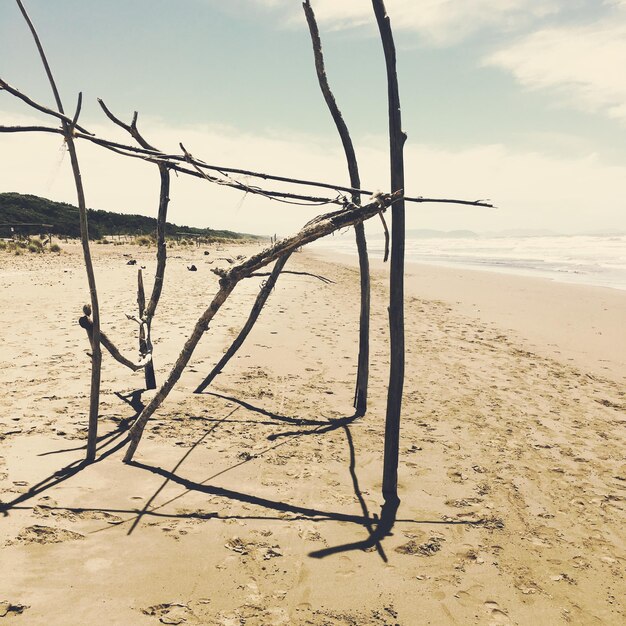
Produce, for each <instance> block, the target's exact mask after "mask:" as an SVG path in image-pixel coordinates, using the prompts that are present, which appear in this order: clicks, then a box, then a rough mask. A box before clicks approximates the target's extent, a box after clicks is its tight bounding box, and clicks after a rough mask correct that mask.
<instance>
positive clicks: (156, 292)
mask: <svg viewBox="0 0 626 626" xmlns="http://www.w3.org/2000/svg"><path fill="white" fill-rule="evenodd" d="M98 104H99V105H100V107H101V108H102V110H103V111H104V113H105V115H106V116H107V117H108V118H109V119H110V120H111V121H112V122H113V123H114V124H116V125H117V126H120V127H121V128H123V129H124V130H125V131H126V132H127V133H129V134H130V135H131V136H132V137H133V138H134V139H135V141H136V142H137V143H138V144H139V145H140V146H141V147H142V148H143V149H145V150H151V151H155V150H156V148H155V147H154V146H152V145H151V144H149V143H148V142H147V141H146V139H145V138H144V136H143V135H142V134H141V133H140V132H139V129H138V128H137V118H138V116H139V114H138V113H137V111H135V112H134V113H133V119H132V121H131V123H130V124H125V123H124V122H123V121H122V120H120V119H119V118H118V117H116V116H115V115H114V114H113V113H112V112H111V110H110V109H109V108H108V107H107V105H106V104H105V103H104V101H103V100H102V99H101V98H98ZM157 167H158V168H159V177H160V180H161V185H160V190H159V210H158V214H157V268H156V273H155V276H154V283H153V285H152V294H151V295H150V300H149V302H148V306H147V307H146V305H145V295H144V301H143V306H141V305H140V315H139V317H140V318H141V319H142V320H145V323H146V328H145V329H143V328H142V329H141V330H140V335H141V333H144V336H143V343H142V339H141V336H140V351H141V353H142V354H145V352H144V351H146V352H150V354H152V353H153V351H152V341H151V328H152V320H153V318H154V315H155V313H156V309H157V306H158V304H159V299H160V298H161V291H162V290H163V280H164V278H165V268H166V265H167V246H166V244H165V225H166V223H167V208H168V205H169V201H170V198H169V195H170V171H169V167H168V166H167V165H165V164H163V163H157ZM140 273H141V270H140ZM141 288H142V289H143V280H142V285H141ZM141 346H143V348H141ZM142 350H143V351H142ZM145 380H146V389H156V377H155V374H154V360H153V359H152V360H151V361H150V363H149V364H148V366H147V367H146V370H145Z"/></svg>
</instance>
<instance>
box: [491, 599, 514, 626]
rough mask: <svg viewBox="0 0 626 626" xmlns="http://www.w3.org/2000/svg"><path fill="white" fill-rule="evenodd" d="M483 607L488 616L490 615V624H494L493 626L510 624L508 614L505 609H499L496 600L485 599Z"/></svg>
mask: <svg viewBox="0 0 626 626" xmlns="http://www.w3.org/2000/svg"><path fill="white" fill-rule="evenodd" d="M485 609H486V610H487V612H488V613H489V616H490V617H491V622H490V624H494V626H495V625H496V624H510V623H511V620H510V619H509V616H508V615H507V614H506V611H504V610H503V609H501V608H500V606H499V605H498V603H497V602H494V601H493V600H487V602H485Z"/></svg>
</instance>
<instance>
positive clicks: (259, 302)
mask: <svg viewBox="0 0 626 626" xmlns="http://www.w3.org/2000/svg"><path fill="white" fill-rule="evenodd" d="M290 256H291V255H290V254H286V255H285V256H282V257H280V258H279V259H278V261H276V263H275V264H274V268H273V269H272V271H271V272H270V273H269V278H268V279H267V280H266V281H265V283H264V284H263V286H262V287H261V289H260V291H259V293H258V295H257V297H256V300H255V301H254V305H253V306H252V310H251V311H250V315H249V316H248V319H247V320H246V323H245V324H244V325H243V328H242V329H241V331H239V334H238V335H237V337H236V338H235V340H234V341H233V342H232V344H230V347H229V348H228V350H226V352H225V353H224V355H223V356H222V358H221V359H220V360H219V362H218V363H217V365H216V366H215V367H214V368H213V369H212V370H211V372H210V373H209V375H208V376H207V377H206V378H205V379H204V380H203V381H202V382H201V383H200V384H199V385H198V387H197V388H196V390H195V391H194V393H202V392H203V391H204V390H205V389H206V388H207V387H208V386H209V385H210V384H211V383H212V382H213V379H214V378H215V377H216V376H217V375H218V374H219V373H220V372H221V371H222V370H223V369H224V367H226V364H227V363H228V362H229V361H230V360H231V359H232V358H233V356H235V354H236V353H237V351H238V350H239V348H241V346H242V345H243V342H244V341H245V340H246V338H247V337H248V335H249V334H250V331H251V330H252V328H253V326H254V325H255V324H256V321H257V320H258V319H259V315H261V311H262V310H263V307H264V306H265V303H266V302H267V299H268V298H269V297H270V293H271V292H272V289H274V287H275V285H276V281H277V280H278V276H279V275H280V273H281V272H282V271H283V267H285V263H287V260H288V259H289V257H290ZM284 273H286V272H283V274H284ZM261 275H263V274H261ZM250 276H259V274H257V273H255V274H250Z"/></svg>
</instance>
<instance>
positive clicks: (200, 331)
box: [124, 191, 402, 463]
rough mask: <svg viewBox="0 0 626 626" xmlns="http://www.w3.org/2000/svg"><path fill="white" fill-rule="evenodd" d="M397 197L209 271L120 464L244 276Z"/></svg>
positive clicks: (326, 220)
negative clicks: (213, 282) (213, 287)
mask: <svg viewBox="0 0 626 626" xmlns="http://www.w3.org/2000/svg"><path fill="white" fill-rule="evenodd" d="M401 197H402V192H401V191H397V192H396V193H393V194H387V195H382V196H381V197H380V198H379V199H378V200H377V201H376V202H371V203H370V204H366V205H365V206H363V207H360V206H355V205H352V204H350V205H348V206H347V207H346V208H345V209H343V210H340V211H334V212H332V213H327V214H325V215H320V216H319V217H317V218H315V219H314V220H311V221H310V222H309V223H308V224H306V225H305V226H304V228H303V229H302V230H300V232H298V233H296V234H295V235H292V236H291V237H287V238H286V239H283V240H281V241H279V242H277V243H275V244H274V245H273V246H270V247H269V248H266V249H265V250H263V251H261V252H259V253H257V254H255V255H253V256H251V257H250V258H248V259H246V260H245V261H242V262H241V263H238V264H236V265H233V266H232V267H231V268H230V269H228V270H217V269H216V270H213V271H214V272H215V273H216V274H217V275H218V276H220V277H221V279H220V287H219V289H218V291H217V293H216V294H215V296H214V297H213V300H212V301H211V304H210V305H209V307H208V308H207V309H206V311H205V312H204V313H203V314H202V315H201V316H200V319H198V321H197V322H196V325H195V327H194V329H193V332H192V333H191V335H190V337H189V338H188V339H187V341H186V342H185V345H184V347H183V350H182V351H181V353H180V355H179V356H178V359H177V360H176V363H175V364H174V367H173V368H172V370H171V371H170V373H169V375H168V377H167V379H166V381H165V383H163V385H162V386H161V388H160V389H159V391H158V392H157V393H156V395H155V396H154V397H153V398H152V400H151V401H150V403H149V404H148V405H147V406H146V407H145V408H144V410H143V411H142V412H141V414H140V415H139V417H138V418H137V420H136V421H135V423H134V424H133V426H132V428H131V429H130V431H129V439H130V445H129V447H128V450H127V451H126V455H125V457H124V461H125V462H126V463H129V462H130V461H131V460H132V458H133V455H134V454H135V451H136V450H137V446H138V445H139V441H140V440H141V436H142V434H143V430H144V428H145V426H146V423H147V422H148V420H149V419H150V417H151V416H152V414H153V413H154V412H155V411H156V410H157V409H158V408H159V407H160V406H161V404H162V403H163V401H164V400H165V398H166V397H167V396H168V395H169V393H170V391H171V390H172V388H173V387H174V385H175V384H176V383H177V381H178V379H179V378H180V375H181V374H182V372H183V370H184V369H185V367H186V366H187V363H188V362H189V359H190V358H191V356H192V354H193V352H194V350H195V348H196V346H197V345H198V342H199V341H200V339H201V338H202V336H203V335H204V333H205V332H206V331H207V330H208V328H209V323H210V322H211V320H212V319H213V318H214V317H215V314H216V313H217V312H218V311H219V310H220V308H221V306H222V304H224V302H225V301H226V299H227V298H228V296H229V295H230V294H231V293H232V291H233V290H234V289H235V287H236V286H237V284H238V283H239V282H240V281H241V280H243V279H244V278H246V277H248V276H249V275H250V274H252V273H253V272H256V271H258V270H260V269H261V268H262V267H264V266H266V265H267V264H268V263H271V262H272V261H275V260H277V259H279V258H280V257H284V256H285V255H289V254H291V253H292V252H294V250H297V249H298V248H300V247H301V246H304V245H306V244H307V243H311V242H312V241H315V240H316V239H319V238H320V237H324V236H326V235H329V234H330V233H333V232H335V231H336V230H339V229H341V228H347V227H349V226H353V225H354V224H356V223H357V222H361V221H363V220H366V219H369V218H371V217H373V216H374V215H377V214H378V213H379V212H380V211H381V210H383V209H385V208H386V207H388V206H390V205H391V204H393V203H394V202H397V201H398V200H399V199H400V198H401Z"/></svg>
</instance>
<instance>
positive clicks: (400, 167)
mask: <svg viewBox="0 0 626 626" xmlns="http://www.w3.org/2000/svg"><path fill="white" fill-rule="evenodd" d="M372 6H373V8H374V14H375V15H376V21H377V23H378V29H379V31H380V38H381V41H382V45H383V51H384V54H385V64H386V68H387V96H388V101H389V155H390V168H391V190H392V192H395V191H398V190H403V189H404V156H403V148H404V142H405V141H406V135H405V134H404V132H403V131H402V120H401V115H400V94H399V89H398V75H397V72H396V49H395V45H394V41H393V33H392V31H391V22H390V20H389V16H388V15H387V11H386V9H385V3H384V2H383V0H372ZM404 237H405V226H404V201H403V199H400V200H399V201H398V202H397V203H395V204H394V205H393V208H392V213H391V267H390V279H389V331H390V333H389V338H390V352H391V354H390V368H389V387H388V390H387V414H386V421H385V458H384V464H383V497H384V499H385V501H389V502H399V498H398V460H399V446H400V415H401V412H402V391H403V387H404Z"/></svg>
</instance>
